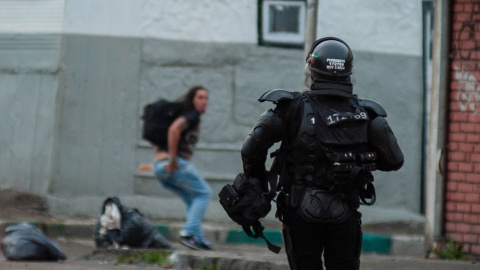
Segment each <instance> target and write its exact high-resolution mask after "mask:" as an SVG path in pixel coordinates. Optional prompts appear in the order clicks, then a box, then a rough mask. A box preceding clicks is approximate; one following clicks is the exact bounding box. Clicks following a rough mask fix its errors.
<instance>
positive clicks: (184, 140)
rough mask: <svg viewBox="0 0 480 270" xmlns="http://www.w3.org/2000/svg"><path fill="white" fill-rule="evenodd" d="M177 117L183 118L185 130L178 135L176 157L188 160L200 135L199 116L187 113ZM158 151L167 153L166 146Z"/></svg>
mask: <svg viewBox="0 0 480 270" xmlns="http://www.w3.org/2000/svg"><path fill="white" fill-rule="evenodd" d="M179 117H185V119H186V120H187V128H186V129H185V130H184V131H183V132H182V134H180V141H179V142H178V149H177V156H179V157H181V158H184V159H190V158H191V157H192V155H193V150H194V148H195V145H196V144H197V141H198V135H199V134H200V125H199V124H200V115H199V114H198V113H197V112H196V111H188V112H184V113H182V114H181V115H180V116H179ZM160 150H162V151H166V152H168V146H166V147H165V148H164V147H161V148H160Z"/></svg>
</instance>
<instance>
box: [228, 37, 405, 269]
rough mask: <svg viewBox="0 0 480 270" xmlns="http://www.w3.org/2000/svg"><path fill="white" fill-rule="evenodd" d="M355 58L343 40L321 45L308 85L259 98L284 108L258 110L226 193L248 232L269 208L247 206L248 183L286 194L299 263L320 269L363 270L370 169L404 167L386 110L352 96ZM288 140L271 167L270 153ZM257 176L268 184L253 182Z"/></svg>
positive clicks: (282, 200)
mask: <svg viewBox="0 0 480 270" xmlns="http://www.w3.org/2000/svg"><path fill="white" fill-rule="evenodd" d="M352 61H353V54H352V51H351V49H350V47H349V46H348V45H347V43H345V42H344V41H343V40H341V39H339V38H335V37H326V38H322V39H319V40H317V41H315V42H314V43H313V45H312V47H311V50H310V52H309V53H308V55H307V58H306V64H307V67H308V69H309V70H310V73H311V79H312V85H311V87H310V89H309V90H305V91H303V92H290V91H286V90H270V91H268V92H266V93H264V94H263V95H262V96H261V97H260V98H259V101H260V102H264V101H269V102H273V103H274V104H276V107H275V108H274V109H273V110H272V109H271V110H268V111H266V112H265V113H263V114H262V115H261V116H260V118H259V119H258V121H257V123H256V124H255V126H254V127H253V128H252V130H251V131H250V133H249V135H248V137H247V139H246V140H245V142H244V144H243V147H242V152H241V153H242V161H243V170H244V174H242V177H237V179H236V180H235V182H234V185H233V186H232V188H230V190H233V191H230V192H229V193H228V194H229V195H228V196H222V195H225V192H224V193H223V194H222V193H221V194H220V195H221V196H220V201H221V202H222V200H223V202H222V205H223V206H224V208H225V209H226V211H227V213H229V215H230V217H232V219H234V220H235V221H236V222H237V223H239V224H241V225H242V226H243V227H244V229H245V225H246V226H247V227H248V226H250V225H252V224H254V223H253V222H252V219H255V218H258V217H263V216H265V215H266V212H268V211H269V210H270V208H269V205H268V206H267V207H265V206H264V205H263V206H262V203H250V202H243V205H247V206H245V207H243V208H242V207H241V206H240V205H239V203H238V202H241V201H242V194H241V192H238V191H239V190H241V189H242V188H240V187H241V186H245V184H244V183H245V182H248V179H255V181H251V185H252V186H255V187H256V189H248V190H261V193H263V194H261V196H260V198H263V200H258V199H257V200H256V201H257V202H265V201H267V202H268V203H269V202H270V199H272V198H273V196H272V194H275V192H277V191H279V193H278V196H277V200H276V202H277V213H276V217H278V218H279V219H280V220H281V221H282V226H283V230H282V233H283V238H284V243H285V248H286V251H287V256H288V261H289V265H290V268H291V269H299V270H300V269H301V270H305V269H315V270H318V269H323V264H324V265H325V267H326V269H335V270H339V269H359V266H360V260H359V257H360V251H361V239H362V231H361V214H360V212H358V211H357V210H358V208H359V206H360V205H361V204H365V205H372V204H373V203H374V202H375V189H374V186H373V176H372V173H371V172H372V171H374V170H382V171H392V170H398V169H400V167H402V165H403V153H402V151H401V150H400V147H399V146H398V144H397V140H396V138H395V136H394V134H393V132H392V130H391V128H390V127H389V125H388V123H387V121H386V119H385V118H386V116H387V113H386V112H385V110H384V109H383V108H382V107H381V106H380V105H379V104H377V103H376V102H374V101H371V100H365V99H359V98H358V97H357V96H356V95H354V94H353V93H352V82H351V74H352ZM280 141H281V146H280V149H278V150H277V151H275V152H274V153H272V154H273V156H275V160H274V162H273V165H272V167H271V168H270V171H267V170H266V167H265V161H266V159H267V153H268V150H269V148H270V147H271V146H272V145H273V144H274V143H276V142H280ZM277 175H279V176H280V178H279V182H278V186H277V185H276V182H275V180H276V177H277ZM245 179H247V180H245ZM257 179H260V182H261V183H263V184H256V185H255V183H258V182H259V181H257ZM272 179H273V180H272ZM267 180H268V181H267ZM267 182H269V183H270V191H269V190H268V184H267ZM243 189H245V188H243ZM272 189H274V190H272ZM251 192H253V191H251ZM232 193H233V194H235V195H234V196H232V195H231V194H232ZM237 193H240V194H237ZM226 197H228V198H227V199H226V200H224V198H226ZM244 197H245V196H244ZM249 197H252V198H253V197H254V196H252V195H251V194H250V195H249ZM231 198H235V199H231ZM265 198H267V200H265ZM245 200H246V199H245ZM227 201H228V202H227ZM250 201H253V200H252V199H250ZM263 204H265V203H263ZM240 208H242V209H243V210H239V209H240ZM252 208H254V209H252ZM257 209H260V210H257ZM252 213H253V214H252ZM258 231H260V232H261V228H260V229H259V230H258ZM322 257H323V258H324V260H325V261H324V262H323V261H322Z"/></svg>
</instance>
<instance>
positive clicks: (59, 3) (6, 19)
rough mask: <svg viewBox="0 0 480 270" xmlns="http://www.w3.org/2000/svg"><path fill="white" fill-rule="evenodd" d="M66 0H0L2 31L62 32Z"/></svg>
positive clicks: (0, 29) (0, 24)
mask: <svg viewBox="0 0 480 270" xmlns="http://www.w3.org/2000/svg"><path fill="white" fill-rule="evenodd" d="M64 1H65V0H0V33H60V32H61V31H62V26H63V14H64V12H63V10H64Z"/></svg>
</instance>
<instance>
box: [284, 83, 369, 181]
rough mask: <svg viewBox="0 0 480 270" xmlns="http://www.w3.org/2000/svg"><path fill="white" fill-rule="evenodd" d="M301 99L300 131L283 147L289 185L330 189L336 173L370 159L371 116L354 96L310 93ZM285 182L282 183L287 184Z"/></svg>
mask: <svg viewBox="0 0 480 270" xmlns="http://www.w3.org/2000/svg"><path fill="white" fill-rule="evenodd" d="M301 98H302V100H303V104H302V102H300V104H302V105H303V113H301V114H300V116H301V119H293V121H292V122H294V123H298V124H297V126H298V129H297V130H298V131H297V132H296V135H295V136H293V137H292V138H291V139H290V140H287V142H286V143H285V146H284V148H286V151H287V153H286V155H285V157H286V162H287V164H285V165H286V166H285V168H286V169H287V170H288V172H286V173H287V174H288V178H289V180H288V183H289V184H296V185H302V186H315V187H318V188H321V189H325V190H329V189H331V188H332V186H333V184H334V183H333V182H334V179H333V178H334V176H333V174H334V170H335V171H337V172H338V171H339V170H344V171H345V172H349V171H350V170H351V169H352V168H353V167H352V166H355V164H356V163H358V160H357V159H358V158H359V157H363V156H366V158H367V159H368V158H369V157H368V155H369V153H368V152H367V151H368V148H367V142H368V139H367V124H368V120H369V117H368V114H367V112H366V111H365V108H363V107H362V106H360V105H359V102H358V98H357V96H355V95H352V96H351V97H348V98H345V97H338V96H331V95H318V94H316V93H315V91H311V92H304V93H303V94H302V97H301ZM292 126H295V125H292ZM370 158H374V157H370ZM334 165H335V169H334ZM373 166H374V165H373ZM367 169H369V170H370V169H373V170H374V169H375V168H374V167H370V168H367ZM284 176H285V174H284ZM285 180H286V179H283V181H282V180H281V184H282V182H283V185H284V184H286V181H285ZM292 180H293V181H292Z"/></svg>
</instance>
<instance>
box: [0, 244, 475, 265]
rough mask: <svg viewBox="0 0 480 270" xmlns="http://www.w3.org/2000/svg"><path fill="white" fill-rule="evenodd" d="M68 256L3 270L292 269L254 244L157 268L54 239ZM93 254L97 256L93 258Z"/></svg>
mask: <svg viewBox="0 0 480 270" xmlns="http://www.w3.org/2000/svg"><path fill="white" fill-rule="evenodd" d="M54 240H55V241H56V242H57V243H58V244H59V245H60V246H61V248H62V250H63V252H64V253H65V254H66V255H67V260H66V261H63V262H12V261H7V260H5V258H4V257H3V256H0V269H2V270H3V269H5V270H7V269H8V270H19V269H38V270H60V269H61V270H80V269H82V270H83V269H98V270H106V269H118V270H123V269H208V270H209V269H216V270H220V269H231V270H234V269H236V270H247V269H248V270H256V269H258V270H260V269H272V270H273V269H275V270H276V269H279V270H283V269H289V268H288V263H287V259H286V254H285V251H284V249H283V248H282V251H281V252H280V254H274V253H272V252H270V251H268V249H267V248H266V247H265V246H259V245H251V244H218V245H216V246H215V250H214V251H195V250H190V249H188V248H186V247H183V246H181V245H180V244H178V243H174V245H175V250H174V251H173V254H174V256H171V258H172V259H173V258H175V259H176V264H175V265H174V266H172V267H159V266H156V265H146V264H142V265H138V264H136V265H129V264H118V263H117V261H116V260H115V259H114V258H115V256H114V255H115V254H117V252H116V251H115V250H96V249H95V246H94V243H93V239H92V240H89V239H65V238H59V239H54ZM92 254H95V255H94V256H92ZM361 269H363V270H380V269H382V270H384V269H388V270H400V269H402V270H414V269H415V270H416V269H419V270H474V269H475V270H478V269H480V262H474V261H447V260H438V259H425V258H421V257H411V256H392V255H378V254H372V253H366V254H362V257H361Z"/></svg>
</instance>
